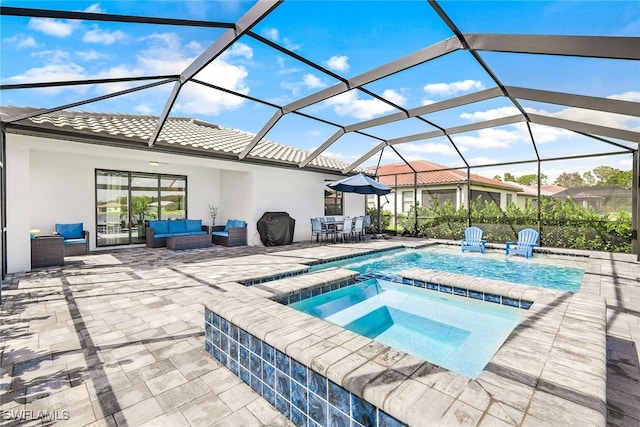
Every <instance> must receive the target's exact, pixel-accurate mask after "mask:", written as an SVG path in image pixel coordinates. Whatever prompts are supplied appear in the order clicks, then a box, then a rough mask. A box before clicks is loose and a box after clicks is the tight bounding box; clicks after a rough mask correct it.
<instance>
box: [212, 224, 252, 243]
mask: <svg viewBox="0 0 640 427" xmlns="http://www.w3.org/2000/svg"><path fill="white" fill-rule="evenodd" d="M211 238H212V240H213V243H215V244H216V245H222V246H246V245H247V223H246V221H241V220H237V219H230V220H227V224H226V225H215V226H214V227H213V229H212V231H211Z"/></svg>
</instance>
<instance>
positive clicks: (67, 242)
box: [64, 239, 87, 245]
mask: <svg viewBox="0 0 640 427" xmlns="http://www.w3.org/2000/svg"><path fill="white" fill-rule="evenodd" d="M85 243H87V239H64V244H65V245H78V244H85Z"/></svg>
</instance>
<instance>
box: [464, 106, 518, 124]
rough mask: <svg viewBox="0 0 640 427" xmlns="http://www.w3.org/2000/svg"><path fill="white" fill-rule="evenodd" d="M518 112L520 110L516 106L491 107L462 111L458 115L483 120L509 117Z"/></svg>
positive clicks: (470, 119)
mask: <svg viewBox="0 0 640 427" xmlns="http://www.w3.org/2000/svg"><path fill="white" fill-rule="evenodd" d="M517 114H520V110H518V109H517V108H516V107H501V108H493V109H491V110H486V111H476V112H474V113H462V114H460V117H461V118H463V119H466V120H469V121H473V122H476V121H485V120H493V119H499V118H501V117H509V116H515V115H517Z"/></svg>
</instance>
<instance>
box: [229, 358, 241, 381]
mask: <svg viewBox="0 0 640 427" xmlns="http://www.w3.org/2000/svg"><path fill="white" fill-rule="evenodd" d="M239 369H240V365H238V362H237V361H235V360H233V359H231V360H230V361H229V370H230V371H231V372H232V373H233V375H235V376H236V377H237V376H238V371H239Z"/></svg>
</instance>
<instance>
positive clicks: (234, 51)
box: [221, 42, 253, 60]
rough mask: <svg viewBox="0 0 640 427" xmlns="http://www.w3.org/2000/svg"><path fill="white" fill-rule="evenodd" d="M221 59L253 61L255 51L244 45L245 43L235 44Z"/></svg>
mask: <svg viewBox="0 0 640 427" xmlns="http://www.w3.org/2000/svg"><path fill="white" fill-rule="evenodd" d="M221 57H222V58H223V59H225V60H226V59H232V58H243V59H251V58H253V49H252V48H251V47H250V46H248V45H246V44H244V43H239V42H238V43H234V44H233V46H231V48H229V49H227V50H226V51H225V52H224V53H223V54H222V55H221Z"/></svg>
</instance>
